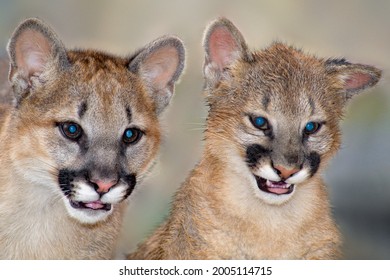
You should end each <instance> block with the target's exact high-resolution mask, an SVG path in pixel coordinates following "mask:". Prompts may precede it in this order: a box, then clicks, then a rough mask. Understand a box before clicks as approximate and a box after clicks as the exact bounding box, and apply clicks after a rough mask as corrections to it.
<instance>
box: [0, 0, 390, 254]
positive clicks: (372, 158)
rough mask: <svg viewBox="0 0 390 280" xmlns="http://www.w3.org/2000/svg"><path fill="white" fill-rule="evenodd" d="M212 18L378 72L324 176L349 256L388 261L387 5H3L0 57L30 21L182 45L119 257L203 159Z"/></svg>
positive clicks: (118, 45)
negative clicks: (180, 70) (182, 60)
mask: <svg viewBox="0 0 390 280" xmlns="http://www.w3.org/2000/svg"><path fill="white" fill-rule="evenodd" d="M218 16H226V17H228V18H229V19H231V20H232V21H233V22H234V23H235V24H236V26H237V27H238V28H239V29H240V30H241V32H242V33H243V35H244V37H245V38H246V40H247V42H248V44H249V45H250V47H251V48H263V47H266V46H267V45H268V44H270V42H272V41H273V40H282V41H285V42H288V43H291V44H293V45H295V46H297V47H301V48H303V49H304V50H306V51H307V52H309V53H315V54H317V55H318V56H324V57H346V58H348V59H349V60H350V61H352V62H360V63H366V64H372V65H375V66H377V67H379V68H382V69H383V70H384V76H383V78H382V81H381V82H380V84H379V86H378V87H376V88H375V89H374V90H371V91H370V92H369V93H366V94H363V95H361V96H359V97H357V98H356V99H354V100H353V101H352V102H351V103H350V104H349V106H348V108H347V113H346V116H345V120H344V122H343V132H344V136H343V145H342V149H341V151H340V152H339V154H338V155H337V156H336V158H335V159H334V160H333V162H332V165H331V166H330V168H328V170H327V172H326V174H325V178H326V181H327V182H328V185H329V186H330V187H329V191H330V195H331V200H332V205H333V209H334V215H335V217H336V219H337V222H338V224H339V226H340V228H341V231H342V233H343V235H344V252H345V258H347V259H390V141H389V140H390V84H389V80H390V79H389V78H390V75H389V70H390V1H388V0H367V1H363V0H345V1H339V0H328V1H320V0H318V1H317V0H316V1H305V0H296V1H287V0H286V1H271V0H270V1H260V0H251V1H232V0H218V1H212V0H207V1H205V0H187V1H184V0H183V1H179V0H166V1H149V0H143V1H141V0H134V1H124V0H123V1H121V0H109V1H86V0H68V1H60V0H55V1H44V0H35V1H28V0H12V1H11V0H9V1H7V0H0V45H1V51H0V52H4V51H5V46H6V44H7V40H8V38H9V36H10V34H11V33H12V31H13V30H14V28H15V27H16V26H17V25H18V23H19V22H20V21H22V20H23V19H25V18H27V17H40V18H42V19H44V20H45V21H46V22H48V23H49V24H50V25H51V26H52V27H53V28H54V29H55V30H56V31H57V33H58V34H59V35H60V37H61V38H62V40H63V42H64V44H65V45H66V46H67V47H69V48H74V47H80V48H94V49H100V50H104V51H108V52H112V53H115V54H119V55H126V54H130V53H131V52H132V51H134V50H135V49H136V48H139V47H141V46H143V45H144V44H146V43H148V42H149V41H151V40H153V39H155V38H157V37H159V36H161V35H163V34H175V35H177V36H179V37H180V38H182V40H183V41H184V42H185V44H186V48H187V55H188V57H187V67H186V71H185V74H184V75H183V77H182V79H181V82H180V84H179V85H177V87H176V94H175V97H174V100H173V103H172V104H171V106H170V108H169V110H168V111H167V112H166V114H165V128H166V137H165V142H164V143H163V146H162V153H161V156H160V158H159V160H158V163H157V165H156V166H155V168H154V169H153V172H152V174H151V176H150V178H149V179H148V180H146V181H144V182H143V184H142V188H141V189H140V190H139V191H138V192H137V193H136V194H135V195H134V196H133V197H132V199H131V202H130V206H129V208H128V213H127V216H126V218H125V223H124V228H123V234H122V239H121V242H120V244H119V250H120V251H121V252H123V251H128V250H131V249H132V248H134V246H135V245H136V243H138V242H139V241H141V240H142V239H143V238H144V237H145V236H146V235H148V234H149V233H151V231H152V230H153V228H155V227H156V226H157V225H158V224H159V223H160V222H161V221H162V220H163V219H164V217H165V216H166V214H167V213H168V211H169V207H170V200H171V196H172V194H173V193H174V192H175V190H176V189H177V188H178V186H179V185H180V183H181V182H182V181H183V180H184V179H185V177H186V176H187V174H188V172H189V170H190V169H191V168H192V167H193V166H194V164H195V163H196V162H197V160H198V159H199V157H200V154H201V151H202V130H203V127H204V121H205V116H206V113H207V112H206V106H205V104H204V101H203V99H202V94H201V88H202V83H203V81H202V63H203V50H202V47H201V40H202V34H203V30H204V28H205V26H206V25H207V23H208V22H210V21H211V20H213V19H215V18H216V17H218ZM0 226H1V225H0ZM75 238H77V237H75Z"/></svg>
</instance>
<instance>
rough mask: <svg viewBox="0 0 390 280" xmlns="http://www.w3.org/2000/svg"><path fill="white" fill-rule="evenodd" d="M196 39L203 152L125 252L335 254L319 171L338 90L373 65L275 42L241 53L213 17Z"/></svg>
mask: <svg viewBox="0 0 390 280" xmlns="http://www.w3.org/2000/svg"><path fill="white" fill-rule="evenodd" d="M204 38H205V39H204V48H205V52H206V58H205V64H204V77H205V89H204V90H205V94H206V95H207V101H208V103H209V106H210V109H209V115H208V118H207V127H206V131H205V148H204V153H203V156H202V158H201V160H200V162H199V164H198V165H197V166H196V167H195V169H194V170H193V171H192V172H191V174H190V176H189V177H188V178H187V180H186V181H185V183H184V184H183V185H182V187H181V188H180V189H179V190H178V192H177V194H176V196H175V200H174V202H173V205H172V210H171V214H170V217H169V218H168V219H167V221H166V222H165V223H164V224H163V225H162V226H161V227H160V228H158V229H157V231H156V232H155V233H154V234H153V235H152V236H151V237H150V238H148V239H147V240H146V241H145V242H144V243H143V244H141V245H140V246H139V248H138V249H137V251H136V252H134V253H132V254H130V255H129V258H131V259H332V258H338V257H339V256H340V255H339V253H340V252H339V245H340V236H339V232H338V230H337V227H336V225H335V223H334V222H333V220H332V217H331V210H330V206H329V201H328V195H327V190H326V186H325V185H324V183H323V181H322V179H321V173H322V171H323V170H324V168H325V166H326V165H327V163H328V162H329V160H330V158H331V157H332V156H333V155H334V154H335V153H336V151H337V149H338V148H339V146H340V128H339V120H340V118H341V117H342V114H343V108H344V106H345V105H346V103H347V101H348V99H350V98H351V97H353V96H354V95H355V94H357V93H358V92H360V91H361V90H363V89H366V88H368V87H371V86H373V85H375V84H376V83H377V82H378V80H379V78H380V76H381V71H380V70H378V69H376V68H374V67H371V66H367V65H362V64H352V63H350V62H347V61H346V60H344V59H320V58H317V57H314V56H311V55H307V54H305V53H304V52H302V51H300V50H297V49H295V48H293V47H290V46H287V45H285V44H282V43H273V44H272V45H271V46H269V47H268V48H266V49H264V50H261V51H254V52H251V51H250V50H249V49H248V47H247V44H246V43H245V41H244V38H243V36H242V35H241V33H240V32H239V30H238V29H237V28H236V27H235V26H234V25H233V24H232V23H231V22H230V21H228V20H227V19H223V18H222V19H219V20H217V21H215V22H213V23H212V24H211V25H210V26H209V27H208V28H207V30H206V33H205V37H204Z"/></svg>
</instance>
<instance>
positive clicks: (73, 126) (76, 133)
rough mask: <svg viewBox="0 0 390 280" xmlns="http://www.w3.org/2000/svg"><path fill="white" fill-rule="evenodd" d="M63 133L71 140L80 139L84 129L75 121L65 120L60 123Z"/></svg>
mask: <svg viewBox="0 0 390 280" xmlns="http://www.w3.org/2000/svg"><path fill="white" fill-rule="evenodd" d="M59 127H60V130H61V132H62V135H64V136H65V138H68V139H70V140H74V141H75V140H78V139H79V138H80V137H81V135H82V134H83V130H82V128H81V126H80V125H78V124H77V123H73V122H64V123H60V124H59Z"/></svg>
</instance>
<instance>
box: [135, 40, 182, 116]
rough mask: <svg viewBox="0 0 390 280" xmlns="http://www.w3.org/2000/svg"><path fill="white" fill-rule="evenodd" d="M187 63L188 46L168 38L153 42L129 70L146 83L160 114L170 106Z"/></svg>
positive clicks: (138, 55)
mask: <svg viewBox="0 0 390 280" xmlns="http://www.w3.org/2000/svg"><path fill="white" fill-rule="evenodd" d="M184 64H185V49H184V45H183V43H182V41H181V40H180V39H179V38H177V37H174V36H164V37H161V38H159V39H157V40H155V41H153V42H151V43H150V44H148V45H147V46H145V47H144V48H142V49H141V50H139V51H138V52H137V53H136V54H135V55H134V56H133V57H132V59H131V60H130V63H129V70H130V71H131V72H133V73H135V74H136V75H138V76H139V77H140V78H141V80H142V81H143V82H144V84H145V86H146V88H147V89H148V92H149V94H150V96H151V97H152V99H153V100H154V101H155V104H156V112H157V114H159V113H161V112H162V111H163V110H164V108H165V107H166V106H167V105H168V104H169V102H170V100H171V97H172V95H173V93H174V86H175V83H176V82H177V80H178V79H179V77H180V75H181V74H182V72H183V69H184Z"/></svg>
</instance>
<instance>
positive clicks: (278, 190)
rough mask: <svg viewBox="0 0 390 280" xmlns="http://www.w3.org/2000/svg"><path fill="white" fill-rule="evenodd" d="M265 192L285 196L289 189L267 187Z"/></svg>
mask: <svg viewBox="0 0 390 280" xmlns="http://www.w3.org/2000/svg"><path fill="white" fill-rule="evenodd" d="M267 190H268V191H269V192H271V193H276V194H285V193H287V192H288V191H289V189H286V188H269V187H267Z"/></svg>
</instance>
